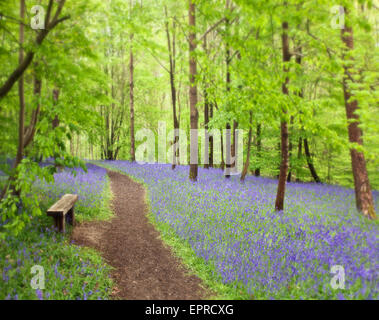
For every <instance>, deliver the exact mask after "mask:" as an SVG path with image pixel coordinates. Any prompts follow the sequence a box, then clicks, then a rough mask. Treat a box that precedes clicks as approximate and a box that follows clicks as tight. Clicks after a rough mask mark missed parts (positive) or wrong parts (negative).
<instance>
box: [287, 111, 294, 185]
mask: <svg viewBox="0 0 379 320" xmlns="http://www.w3.org/2000/svg"><path fill="white" fill-rule="evenodd" d="M293 121H294V117H293V116H291V120H290V125H291V127H290V130H292V128H293ZM292 149H293V144H292V141H291V139H289V147H288V152H289V160H290V161H289V162H290V165H289V170H288V175H287V182H291V178H292V166H291V157H292Z"/></svg>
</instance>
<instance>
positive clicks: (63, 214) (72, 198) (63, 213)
mask: <svg viewBox="0 0 379 320" xmlns="http://www.w3.org/2000/svg"><path fill="white" fill-rule="evenodd" d="M78 198H79V197H78V195H76V194H65V195H64V196H63V197H62V198H61V199H60V200H58V201H57V202H56V203H54V204H53V205H52V207H51V208H50V209H49V210H47V215H48V216H50V217H53V218H54V226H55V227H56V228H58V230H59V231H60V232H65V223H66V222H67V223H70V224H71V225H74V223H75V213H74V207H75V202H76V201H78Z"/></svg>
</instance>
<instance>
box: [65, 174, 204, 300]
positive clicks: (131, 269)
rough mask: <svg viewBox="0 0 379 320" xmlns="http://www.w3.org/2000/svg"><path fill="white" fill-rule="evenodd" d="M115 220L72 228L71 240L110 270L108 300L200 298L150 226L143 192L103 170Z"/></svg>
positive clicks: (197, 284) (197, 285)
mask: <svg viewBox="0 0 379 320" xmlns="http://www.w3.org/2000/svg"><path fill="white" fill-rule="evenodd" d="M108 176H109V177H110V180H111V188H112V193H113V200H112V209H113V211H114V217H113V218H112V220H110V221H106V222H104V221H101V222H85V223H82V224H80V225H77V226H76V227H75V228H74V231H73V233H72V240H74V241H75V243H76V244H78V245H84V246H87V247H91V248H94V249H96V250H98V251H100V253H101V254H102V256H103V257H104V259H105V260H106V261H107V263H108V264H109V265H111V266H112V267H114V268H115V269H114V271H113V272H112V278H113V280H114V282H115V284H116V286H115V288H114V290H113V293H112V298H114V299H128V300H129V299H131V300H133V299H135V300H145V299H146V300H152V299H154V300H170V299H172V300H178V299H182V300H190V299H202V298H205V297H206V295H207V293H206V290H205V289H204V288H203V286H202V282H201V280H200V279H199V278H197V277H196V276H193V275H189V272H188V270H186V269H185V267H184V266H183V265H182V264H181V262H180V261H179V260H178V259H177V258H176V257H175V256H174V255H173V254H172V253H171V251H170V249H169V248H168V247H166V246H165V245H164V244H163V242H162V240H161V239H160V237H159V233H158V232H157V231H156V230H155V229H154V227H153V225H152V224H151V223H149V221H148V218H147V212H148V207H147V205H146V202H145V189H144V188H143V186H141V185H140V184H138V183H136V182H134V181H133V180H131V179H130V178H129V177H127V176H126V175H122V174H119V173H116V172H113V171H108Z"/></svg>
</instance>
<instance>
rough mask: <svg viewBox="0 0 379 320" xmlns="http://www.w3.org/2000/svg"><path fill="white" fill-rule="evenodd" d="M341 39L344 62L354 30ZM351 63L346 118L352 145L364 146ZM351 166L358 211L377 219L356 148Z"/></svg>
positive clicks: (347, 29)
mask: <svg viewBox="0 0 379 320" xmlns="http://www.w3.org/2000/svg"><path fill="white" fill-rule="evenodd" d="M345 15H346V17H347V16H348V11H347V10H346V8H345ZM341 38H342V41H343V43H344V44H345V45H346V47H347V48H346V49H345V52H344V56H343V60H345V61H346V60H347V59H346V57H345V55H346V54H347V53H348V52H349V51H351V50H353V49H354V38H353V28H352V27H351V26H349V25H347V24H346V25H345V27H344V28H343V29H342V30H341ZM348 65H349V63H345V64H344V73H345V75H344V78H343V92H344V99H345V108H346V116H347V120H348V122H349V124H348V133H349V141H350V143H354V144H358V145H359V146H362V145H363V139H362V135H363V133H362V130H361V128H360V127H359V125H360V118H359V115H358V114H357V110H358V108H359V106H358V101H357V100H355V99H354V96H353V94H352V92H351V91H350V88H349V84H348V79H351V81H353V80H352V76H351V73H352V72H353V71H352V70H351V69H350V68H349V67H348ZM350 155H351V164H352V170H353V176H354V189H355V200H356V206H357V209H358V210H359V211H360V212H362V213H363V215H364V216H365V217H367V218H370V219H376V213H375V209H374V200H373V197H372V193H371V187H370V182H369V178H368V173H367V168H366V160H365V156H364V153H363V152H360V151H358V150H356V149H355V148H351V149H350Z"/></svg>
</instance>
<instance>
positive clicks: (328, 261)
mask: <svg viewBox="0 0 379 320" xmlns="http://www.w3.org/2000/svg"><path fill="white" fill-rule="evenodd" d="M103 164H104V165H106V166H108V167H112V168H115V169H118V170H120V171H122V172H124V173H126V174H128V175H130V176H131V177H133V178H135V179H136V180H138V181H141V182H143V183H144V184H145V185H146V186H147V188H148V190H149V197H150V199H149V200H150V206H151V211H152V214H153V216H154V219H156V221H157V222H158V223H164V224H167V225H168V226H170V228H171V229H172V230H174V231H175V233H176V236H178V237H179V238H180V239H182V240H184V241H186V242H187V243H189V244H190V246H191V247H192V249H193V251H194V252H195V254H196V255H197V256H198V257H201V258H203V259H204V261H205V263H206V264H207V265H210V266H212V268H213V270H214V276H215V277H217V279H219V281H220V282H222V283H224V284H226V285H227V286H229V287H230V288H231V290H236V292H237V291H238V292H243V293H244V295H243V297H244V298H246V299H283V298H284V299H285V298H293V299H378V298H379V286H378V279H379V241H378V235H379V228H378V224H377V223H376V222H372V221H368V220H367V219H366V218H364V217H363V216H362V215H361V214H359V213H357V211H356V209H355V203H354V191H353V190H351V189H347V188H342V187H338V186H330V185H321V184H313V183H306V184H301V183H289V184H288V187H287V193H286V201H285V210H284V211H283V212H275V211H274V210H273V204H274V200H275V195H276V183H277V182H276V180H273V179H267V178H256V177H252V176H249V177H247V178H246V181H245V183H244V184H242V183H240V181H239V177H238V176H234V177H232V178H231V179H230V180H226V179H225V178H224V176H223V175H222V172H221V171H220V170H217V169H210V170H206V169H202V168H199V178H198V182H197V183H193V182H190V181H189V180H188V167H182V166H179V167H177V168H176V169H175V171H172V170H171V166H170V165H163V164H162V165H161V164H155V165H149V164H146V165H138V164H131V163H129V162H126V161H122V162H121V161H114V162H112V161H107V162H103ZM374 197H375V200H376V207H377V209H378V207H379V206H378V198H379V193H378V192H376V191H375V192H374ZM333 265H340V266H342V267H343V268H344V271H345V289H333V288H332V286H331V280H332V278H333V277H334V276H335V274H333V273H331V268H332V266H333ZM336 282H337V284H338V283H339V281H336Z"/></svg>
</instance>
